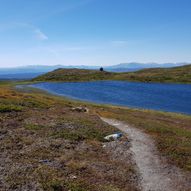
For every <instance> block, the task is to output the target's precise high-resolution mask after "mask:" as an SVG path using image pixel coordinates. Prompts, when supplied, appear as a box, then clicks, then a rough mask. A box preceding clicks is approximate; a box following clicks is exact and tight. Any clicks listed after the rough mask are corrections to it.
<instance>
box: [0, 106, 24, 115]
mask: <svg viewBox="0 0 191 191" xmlns="http://www.w3.org/2000/svg"><path fill="white" fill-rule="evenodd" d="M22 110H23V108H22V107H21V106H17V105H13V104H7V105H6V104H0V113H5V112H12V111H15V112H20V111H22Z"/></svg>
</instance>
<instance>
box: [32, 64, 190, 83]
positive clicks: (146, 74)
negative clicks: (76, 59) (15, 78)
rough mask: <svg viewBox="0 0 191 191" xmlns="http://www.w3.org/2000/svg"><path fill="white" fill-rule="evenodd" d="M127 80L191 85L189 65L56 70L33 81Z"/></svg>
mask: <svg viewBox="0 0 191 191" xmlns="http://www.w3.org/2000/svg"><path fill="white" fill-rule="evenodd" d="M95 80H128V81H139V82H166V83H191V65H185V66H180V67H174V68H153V69H152V68H150V69H143V70H140V71H136V72H125V73H114V72H106V71H98V70H84V69H57V70H55V71H52V72H49V73H47V74H44V75H41V76H39V77H37V78H35V79H33V81H65V82H66V81H67V82H74V81H95Z"/></svg>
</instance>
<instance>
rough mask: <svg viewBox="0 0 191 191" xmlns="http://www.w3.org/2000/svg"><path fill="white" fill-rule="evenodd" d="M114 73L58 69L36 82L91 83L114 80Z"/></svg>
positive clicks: (40, 77) (36, 79) (38, 78)
mask: <svg viewBox="0 0 191 191" xmlns="http://www.w3.org/2000/svg"><path fill="white" fill-rule="evenodd" d="M113 76H114V73H111V72H105V71H102V72H101V71H99V70H87V69H57V70H54V71H52V72H48V73H46V74H44V75H41V76H39V77H37V78H35V79H34V80H35V81H68V82H70V81H90V80H107V79H113Z"/></svg>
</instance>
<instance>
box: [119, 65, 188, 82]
mask: <svg viewBox="0 0 191 191" xmlns="http://www.w3.org/2000/svg"><path fill="white" fill-rule="evenodd" d="M115 79H116V80H130V81H141V82H170V83H191V65H185V66H180V67H174V68H152V69H143V70H140V71H137V72H129V73H120V74H119V75H116V76H115Z"/></svg>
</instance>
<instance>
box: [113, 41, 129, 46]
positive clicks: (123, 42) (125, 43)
mask: <svg viewBox="0 0 191 191" xmlns="http://www.w3.org/2000/svg"><path fill="white" fill-rule="evenodd" d="M111 44H113V45H117V46H118V45H127V44H128V42H127V41H125V40H114V41H111Z"/></svg>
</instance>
